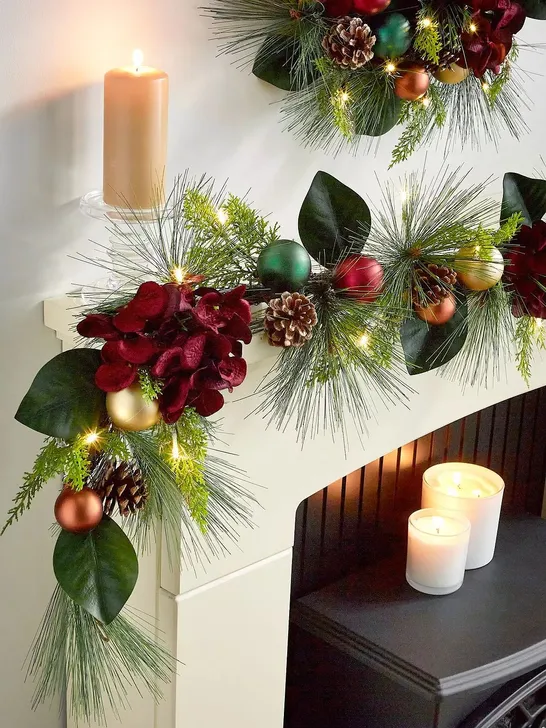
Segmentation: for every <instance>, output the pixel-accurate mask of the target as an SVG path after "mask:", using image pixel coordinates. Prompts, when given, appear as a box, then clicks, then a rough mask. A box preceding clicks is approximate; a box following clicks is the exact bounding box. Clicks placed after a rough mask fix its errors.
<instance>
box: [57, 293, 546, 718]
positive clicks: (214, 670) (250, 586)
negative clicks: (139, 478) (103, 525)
mask: <svg viewBox="0 0 546 728" xmlns="http://www.w3.org/2000/svg"><path fill="white" fill-rule="evenodd" d="M73 307H74V301H73V299H66V298H57V299H51V300H48V301H46V302H45V323H46V325H47V326H48V327H50V328H52V329H54V330H55V331H56V333H57V337H58V338H59V339H60V340H61V342H62V346H63V349H69V348H71V347H72V346H73V345H74V338H73V334H72V333H71V331H70V323H71V321H72V320H73V319H72V317H73V314H74V309H73ZM69 309H70V310H69ZM276 355H277V352H276V350H274V349H272V348H271V347H269V346H268V345H267V344H266V343H264V342H263V341H261V340H260V339H259V338H256V339H255V341H253V342H252V344H251V345H250V346H249V347H247V349H246V352H245V356H246V358H247V361H248V362H249V374H248V377H247V380H246V382H245V383H244V385H243V386H242V387H239V388H238V389H237V391H236V392H235V393H234V394H233V395H231V397H229V399H228V402H227V404H226V406H225V407H224V409H223V410H222V412H221V419H222V420H223V425H222V429H223V431H224V432H225V433H227V434H226V438H225V439H226V441H227V443H228V445H229V448H230V449H231V450H232V451H233V453H235V454H236V455H237V465H238V466H239V467H241V468H243V469H244V470H246V472H247V474H248V477H249V479H250V480H251V481H252V482H254V483H257V484H259V486H261V487H260V488H259V489H258V488H257V489H256V496H257V498H258V499H259V502H260V504H261V507H260V508H256V510H255V514H254V524H255V525H254V528H253V529H246V530H243V531H242V532H241V538H240V541H239V544H238V546H237V547H233V548H232V553H231V554H230V555H229V556H227V557H225V558H222V559H221V560H215V561H213V562H212V563H211V564H210V565H209V566H208V568H207V569H206V570H205V571H200V572H198V573H196V574H194V573H191V572H187V571H180V570H172V569H170V568H169V564H168V563H167V561H166V559H165V558H162V553H161V547H160V546H159V547H158V548H157V549H156V551H155V552H154V553H152V554H150V555H149V556H148V557H146V558H145V559H142V560H141V573H140V577H139V581H138V585H137V589H136V591H135V594H134V596H133V598H132V600H131V604H132V605H133V606H135V607H136V608H138V609H140V610H142V611H144V612H146V613H147V614H150V615H153V616H155V617H156V618H157V619H158V622H159V628H160V630H161V631H162V632H163V633H164V634H163V636H164V638H165V640H166V642H167V644H168V646H169V647H170V649H172V650H173V652H174V653H175V655H176V657H177V658H178V659H179V660H180V662H181V663H182V664H180V666H179V670H178V675H177V677H176V679H175V681H174V682H173V684H172V686H171V687H170V688H168V689H167V691H166V699H165V701H164V702H163V703H162V704H160V705H159V706H155V705H154V704H153V702H152V701H149V700H147V699H145V698H143V699H141V698H139V697H138V696H136V695H135V697H131V704H132V710H131V711H130V712H128V713H127V714H125V716H124V717H123V720H122V726H127V728H129V727H130V728H152V727H153V728H217V727H218V728H219V727H220V726H221V727H222V728H258V727H259V728H282V725H283V708H284V693H285V675H286V650H287V636H288V610H289V600H290V578H291V562H292V546H293V540H294V517H295V512H296V509H297V507H298V505H299V504H300V503H301V501H302V500H304V499H305V498H307V497H308V496H310V495H311V494H312V493H315V492H316V491H318V490H319V489H321V488H323V487H325V486H327V485H328V484H330V483H331V482H333V481H335V480H337V479H338V478H340V477H342V476H344V475H346V474H347V473H349V472H352V471H353V470H356V469H358V468H359V467H361V466H363V465H364V464H366V463H368V462H371V461H373V460H375V459H376V458H378V457H380V456H381V455H384V454H386V453H388V452H390V451H392V450H393V449H395V448H397V447H399V446H401V445H403V444H405V443H407V442H410V441H412V440H414V439H416V438H419V437H421V436H423V435H426V434H427V433H429V432H432V431H434V430H436V429H438V428H440V427H442V426H444V425H446V424H448V423H449V422H452V421H455V420H457V419H459V418H461V417H464V416H466V415H468V414H470V413H472V412H476V411H478V410H480V409H483V408H485V407H488V406H490V405H492V404H494V403H496V402H500V401H502V400H504V399H507V398H510V397H513V396H516V395H518V394H521V393H523V392H524V391H526V386H525V384H524V382H523V381H522V380H521V377H520V376H519V374H518V373H517V372H516V370H515V368H509V370H508V373H507V377H506V381H503V382H499V383H498V384H496V386H494V387H492V388H490V389H488V390H484V389H480V390H478V389H474V388H468V389H467V390H466V391H465V392H462V391H461V388H460V386H459V385H458V384H456V383H453V382H450V381H447V380H445V379H442V378H440V377H439V376H437V375H436V374H435V373H434V372H431V373H427V374H423V375H420V376H418V377H413V378H412V379H411V386H412V387H413V388H414V389H415V390H417V391H416V393H415V394H414V395H412V396H411V398H410V401H409V403H408V406H407V407H406V406H404V405H399V406H397V407H393V408H391V409H390V410H386V409H384V408H381V406H379V413H378V416H377V420H376V421H374V422H370V424H369V433H368V435H367V436H366V437H364V438H363V441H364V444H363V445H361V444H360V443H359V440H358V438H357V437H356V436H355V437H354V438H353V440H352V441H351V444H350V448H349V451H348V454H347V455H346V454H345V452H344V448H343V444H342V443H341V441H339V442H333V441H332V439H331V436H330V434H329V433H325V434H324V435H322V436H320V437H318V438H316V439H315V440H312V441H309V442H308V443H306V445H305V447H304V448H303V449H302V448H301V446H300V445H299V444H298V443H297V442H296V437H295V434H294V431H293V430H291V429H290V428H288V429H287V430H286V432H278V431H277V430H275V429H274V428H267V427H266V422H265V421H264V420H263V419H262V418H261V417H260V416H257V415H253V416H249V414H250V413H251V412H252V410H253V409H254V407H255V406H256V399H255V398H254V397H248V395H251V394H252V393H253V392H254V390H255V389H256V386H257V385H258V384H259V382H260V381H261V380H262V378H263V376H264V375H265V374H266V373H267V372H268V370H269V369H270V367H271V364H272V362H273V360H274V357H275V356H276ZM545 362H546V357H545V356H544V355H537V359H536V362H535V367H534V371H535V374H534V377H533V379H532V382H531V388H536V387H540V386H543V385H546V367H545V366H544V364H545ZM68 725H69V728H72V726H71V724H70V722H69V724H68Z"/></svg>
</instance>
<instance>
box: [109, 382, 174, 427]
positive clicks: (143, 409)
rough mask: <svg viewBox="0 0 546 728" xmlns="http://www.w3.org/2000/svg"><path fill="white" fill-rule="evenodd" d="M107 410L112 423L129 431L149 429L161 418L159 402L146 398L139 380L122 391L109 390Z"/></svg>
mask: <svg viewBox="0 0 546 728" xmlns="http://www.w3.org/2000/svg"><path fill="white" fill-rule="evenodd" d="M106 411H107V412H108V416H109V417H110V420H111V421H112V424H114V425H115V426H116V427H118V428H119V429H120V430H126V431H127V432H141V431H142V430H148V429H149V428H150V427H153V426H154V425H157V423H158V422H159V420H160V419H161V415H160V412H159V402H158V401H157V399H154V400H153V401H152V402H150V401H148V400H147V399H145V398H144V395H143V394H142V389H141V388H140V385H139V384H138V382H137V383H135V384H132V385H131V386H130V387H127V388H126V389H122V390H121V392H108V394H107V395H106Z"/></svg>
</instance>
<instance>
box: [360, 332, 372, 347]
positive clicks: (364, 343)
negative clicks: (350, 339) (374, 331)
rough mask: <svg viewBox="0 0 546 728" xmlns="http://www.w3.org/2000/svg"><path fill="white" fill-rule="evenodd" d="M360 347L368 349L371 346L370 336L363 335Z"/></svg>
mask: <svg viewBox="0 0 546 728" xmlns="http://www.w3.org/2000/svg"><path fill="white" fill-rule="evenodd" d="M358 345H359V346H360V348H361V349H367V348H368V346H369V345H370V335H369V334H366V333H364V334H362V336H361V337H360V338H359V339H358Z"/></svg>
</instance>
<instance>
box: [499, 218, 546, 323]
mask: <svg viewBox="0 0 546 728" xmlns="http://www.w3.org/2000/svg"><path fill="white" fill-rule="evenodd" d="M514 242H515V246H514V248H513V249H512V250H511V251H510V252H509V253H508V255H507V256H506V259H507V265H506V267H505V271H504V277H505V280H506V282H507V283H508V284H509V285H510V287H511V288H512V289H513V291H514V292H515V294H516V295H515V296H514V304H513V306H512V313H513V314H514V316H523V315H526V314H528V315H530V316H534V317H535V318H546V292H545V291H544V288H546V222H542V221H539V222H535V224H534V225H533V227H528V226H527V225H524V226H523V227H522V228H521V230H520V232H519V234H518V236H517V238H516V239H515V241H514Z"/></svg>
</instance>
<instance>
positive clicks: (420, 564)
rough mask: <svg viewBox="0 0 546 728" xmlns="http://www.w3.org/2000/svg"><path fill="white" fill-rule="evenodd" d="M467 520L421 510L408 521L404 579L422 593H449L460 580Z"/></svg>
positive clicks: (467, 531) (461, 581) (465, 542)
mask: <svg viewBox="0 0 546 728" xmlns="http://www.w3.org/2000/svg"><path fill="white" fill-rule="evenodd" d="M469 540H470V521H469V520H468V518H466V517H465V516H463V515H462V514H459V513H453V512H450V511H442V510H438V509H436V508H424V509H423V510H420V511H416V512H415V513H412V515H411V516H410V517H409V521H408V558H407V564H406V580H407V582H408V584H410V586H412V587H413V588H414V589H417V591H420V592H424V593H425V594H437V595H441V594H451V593H452V592H454V591H457V589H460V587H461V586H462V583H463V580H464V572H465V566H466V557H467V554H468V543H469Z"/></svg>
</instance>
